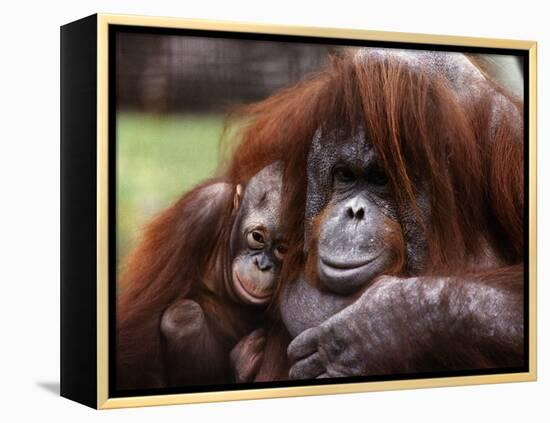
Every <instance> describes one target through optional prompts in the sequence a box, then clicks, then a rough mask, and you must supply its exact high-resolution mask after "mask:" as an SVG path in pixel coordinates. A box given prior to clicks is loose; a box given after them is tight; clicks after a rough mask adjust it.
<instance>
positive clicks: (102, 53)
mask: <svg viewBox="0 0 550 423" xmlns="http://www.w3.org/2000/svg"><path fill="white" fill-rule="evenodd" d="M87 19H90V18H87ZM76 25H78V22H76V23H72V24H68V25H66V26H65V27H63V28H65V29H64V30H62V99H63V98H64V97H63V90H65V91H64V92H65V93H67V92H68V91H69V90H70V89H74V87H73V86H71V85H70V84H68V85H67V86H66V87H65V88H63V78H67V79H68V80H69V79H71V78H74V76H72V74H71V70H70V69H68V68H67V69H64V68H63V54H65V57H67V65H68V64H69V62H70V60H69V59H70V55H71V54H73V53H71V52H72V51H75V50H74V49H76V48H78V46H79V44H78V42H77V41H73V43H74V46H72V47H70V46H69V47H67V46H66V45H68V43H69V41H67V43H66V45H65V48H66V51H65V52H64V50H63V48H64V47H63V46H64V44H63V33H65V34H66V37H67V39H68V38H69V37H71V38H72V39H77V38H78V36H79V35H78V30H77V29H74V28H76ZM114 25H116V26H137V27H151V28H163V29H190V30H208V31H226V32H231V33H252V34H269V35H285V36H300V37H317V38H327V39H342V40H362V41H369V42H399V43H407V44H411V45H415V44H418V45H436V46H453V47H464V48H469V47H475V48H488V49H513V50H518V51H523V52H525V53H526V54H527V58H528V69H529V74H528V92H527V93H526V94H528V96H526V97H527V98H528V104H526V107H528V111H529V115H528V119H529V120H528V122H526V125H527V126H528V133H529V139H528V140H526V143H528V163H529V169H528V175H529V186H528V202H529V216H528V223H529V234H528V237H529V242H528V246H529V252H530V253H529V256H528V258H527V260H528V261H527V263H526V266H528V275H529V280H528V305H529V308H528V318H529V322H528V323H529V325H528V329H529V332H528V341H527V342H528V345H529V348H528V351H529V357H528V363H529V366H528V371H526V372H518V373H505V374H484V375H473V376H452V377H438V378H423V379H407V380H392V381H375V382H360V383H341V384H323V385H313V386H289V387H273V388H258V389H254V388H252V389H243V390H230V391H216V392H200V393H183V394H179V393H173V394H162V395H146V396H129V397H110V396H109V360H110V348H109V336H108V333H109V304H110V301H111V300H112V299H111V298H109V259H108V257H109V248H110V246H109V113H110V111H109V89H110V87H109V83H110V77H109V60H110V57H112V56H111V55H110V53H111V52H110V51H109V27H110V26H114ZM88 27H89V28H92V29H88V30H87V31H88V32H86V34H85V36H84V38H85V39H87V40H88V41H90V40H89V39H91V38H93V37H94V31H95V40H92V41H95V45H96V52H95V55H96V58H95V63H96V65H97V68H96V69H95V75H96V81H95V84H96V90H95V95H96V97H95V101H96V111H95V113H96V118H95V134H94V136H95V155H96V156H95V157H96V163H95V165H96V167H95V175H94V179H95V185H96V187H95V192H94V193H93V195H94V196H95V198H94V199H93V200H94V201H95V206H96V210H95V211H94V213H93V216H92V217H91V218H90V224H93V226H95V229H96V233H95V238H96V239H95V240H94V242H95V244H94V245H95V251H94V254H95V263H94V264H93V265H94V268H95V272H94V273H95V285H94V286H95V291H94V294H95V298H94V301H93V303H95V306H96V309H95V310H93V313H92V314H91V315H90V316H89V319H95V337H96V338H95V345H96V351H95V354H92V355H91V356H89V357H88V358H87V359H86V360H87V361H86V362H85V363H84V366H85V367H86V366H91V367H90V368H92V367H95V370H96V371H95V381H96V384H95V389H94V387H92V388H89V387H88V384H89V381H87V380H86V377H88V376H83V380H82V381H81V384H84V385H86V387H83V386H80V385H79V383H78V378H79V375H78V374H76V373H75V372H76V369H77V367H78V364H75V363H73V364H69V365H67V366H66V367H64V365H63V359H64V358H65V359H67V360H69V361H70V360H71V358H70V357H73V355H74V354H79V350H78V347H75V346H74V344H75V343H76V342H77V340H76V339H75V338H74V337H75V336H76V335H75V333H77V331H78V330H79V329H78V327H75V328H74V329H71V328H69V326H67V325H69V323H67V321H65V323H63V314H65V317H66V319H70V318H71V317H70V316H72V315H74V310H73V309H71V308H70V307H68V306H67V305H66V304H67V302H72V303H74V302H76V301H78V298H77V297H78V295H80V294H76V293H73V291H71V288H70V287H68V285H69V284H70V283H71V282H73V279H71V271H70V269H69V270H67V271H66V272H64V273H65V276H63V275H62V292H63V289H65V291H64V292H66V296H65V297H63V298H66V299H65V300H63V298H62V395H63V396H66V397H68V398H71V399H75V400H77V401H79V402H82V403H84V404H87V405H90V406H92V407H94V408H98V409H111V408H121V407H138V406H151V405H169V404H187V403H201V402H213V401H233V400H246V399H260V398H280V397H291V396H306V395H322V394H342V393H352V392H369V391H381V390H398V389H416V388H431V387H444V386H461V385H477V384H490V383H504V382H524V381H535V380H536V378H537V366H536V363H537V344H536V341H537V327H536V326H537V319H536V315H537V309H536V307H537V301H536V299H537V293H536V290H537V284H536V277H537V275H536V271H537V263H536V251H537V239H536V236H537V235H536V229H537V188H536V182H537V151H536V150H537V143H536V137H537V133H536V131H537V120H536V119H537V116H536V110H537V43H536V42H534V41H518V40H504V39H489V38H476V37H459V36H445V35H429V34H410V33H400V32H381V31H368V30H360V29H336V28H314V27H307V26H274V25H260V24H251V23H235V22H223V21H210V20H195V19H179V18H162V17H144V16H124V15H114V14H97V15H94V16H93V17H91V20H89V21H88ZM71 28H72V29H71ZM63 31H64V32H63ZM71 31H72V32H71ZM90 34H91V35H90ZM86 37H87V38H86ZM93 44H94V42H92V44H91V45H93ZM71 48H72V49H73V50H71ZM526 76H527V75H526ZM71 87H73V88H71ZM67 95H68V94H67ZM73 101H77V100H73ZM68 102H69V101H67V103H68ZM73 104H74V103H73ZM67 107H68V108H69V107H70V106H69V105H67ZM68 108H67V109H66V112H65V113H63V106H62V120H64V122H62V125H65V124H67V125H68V124H69V121H70V119H71V118H72V117H71V116H72V115H71V113H76V112H71V111H70V110H69V109H68ZM64 133H65V137H67V142H70V140H73V141H74V139H73V138H71V139H69V138H70V137H74V133H71V132H70V131H69V130H67V131H65V132H64ZM75 148H76V147H75ZM62 150H63V141H62ZM62 154H63V153H62ZM71 155H74V153H72V152H70V151H68V152H67V153H66V160H67V161H70V156H71ZM69 175H70V173H69V170H67V173H66V174H65V176H64V175H63V172H62V185H63V178H64V177H67V176H69ZM62 191H63V190H62ZM68 191H69V190H68V189H67V190H66V192H65V193H62V195H65V196H68V195H70V193H68ZM68 201H69V200H68ZM90 201H92V200H90ZM62 219H63V217H62ZM63 224H65V223H63ZM67 225H68V226H67V229H66V230H67V231H68V230H70V228H72V226H69V224H67ZM64 239H65V238H63V236H62V240H64ZM62 244H64V246H62V249H63V248H65V249H74V248H75V244H71V242H70V240H67V241H63V242H62ZM67 254H68V255H65V256H63V255H62V266H64V265H65V264H63V263H64V261H65V262H67V264H66V266H75V265H76V264H74V261H73V262H72V264H71V263H70V260H71V258H70V254H71V253H70V252H67ZM62 274H63V272H62ZM63 278H65V279H63ZM82 283H84V282H82ZM90 289H92V288H90ZM89 292H92V291H89ZM64 301H65V304H64ZM67 307H68V308H67ZM71 313H73V314H71ZM87 323H90V321H87ZM75 324H76V323H75ZM77 326H78V325H77ZM63 333H65V338H64V336H63ZM87 336H90V333H88V335H87ZM87 339H88V341H89V340H90V338H87ZM64 340H65V341H64ZM63 342H65V344H63ZM90 342H91V341H90ZM63 345H65V347H63ZM82 360H84V359H82ZM94 361H95V363H94ZM79 365H80V366H83V364H82V362H81V363H80V364H79ZM94 365H95V366H94ZM64 369H65V370H64ZM84 373H86V374H88V373H87V372H84ZM91 373H93V371H91ZM91 373H90V374H91ZM81 376H82V374H81ZM89 377H91V376H89ZM77 391H78V393H76V392H77ZM84 391H85V392H84ZM94 392H95V395H94ZM94 399H95V401H94Z"/></svg>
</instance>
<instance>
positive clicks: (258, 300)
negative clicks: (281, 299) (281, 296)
mask: <svg viewBox="0 0 550 423" xmlns="http://www.w3.org/2000/svg"><path fill="white" fill-rule="evenodd" d="M233 276H234V278H233V279H235V282H236V283H235V284H234V285H235V288H236V289H237V291H238V293H239V294H240V295H241V296H242V297H244V298H245V299H246V300H248V301H250V302H252V303H254V304H264V303H266V302H268V301H269V299H270V298H271V294H267V295H264V296H258V295H256V294H253V293H252V292H250V291H249V290H248V289H246V287H245V285H244V283H243V282H242V281H241V279H240V277H239V273H238V272H236V271H235V272H234V273H233Z"/></svg>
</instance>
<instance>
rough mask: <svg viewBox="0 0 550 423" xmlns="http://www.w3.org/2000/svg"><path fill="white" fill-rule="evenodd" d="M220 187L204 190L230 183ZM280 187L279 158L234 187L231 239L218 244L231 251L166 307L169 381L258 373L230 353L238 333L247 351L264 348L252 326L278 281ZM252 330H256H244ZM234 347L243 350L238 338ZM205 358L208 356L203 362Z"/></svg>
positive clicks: (283, 248)
mask: <svg viewBox="0 0 550 423" xmlns="http://www.w3.org/2000/svg"><path fill="white" fill-rule="evenodd" d="M218 185H220V186H219V187H216V186H209V187H207V188H205V189H209V190H210V192H209V195H211V196H212V195H213V196H216V192H218V191H219V192H222V191H223V190H226V189H228V188H229V184H224V183H220V184H218ZM281 190H282V169H281V165H280V164H278V163H275V164H272V165H270V166H267V167H266V168H264V169H263V170H262V171H260V172H259V173H258V174H256V175H255V176H254V177H253V178H252V179H251V180H250V181H249V183H248V184H247V186H246V188H245V189H244V192H243V189H242V187H241V186H240V185H239V186H237V187H236V188H235V194H234V198H233V209H234V214H235V217H234V220H233V224H232V229H231V233H230V236H229V237H227V238H229V239H228V240H227V241H228V245H227V246H226V247H224V246H220V248H222V249H224V250H225V251H226V252H228V254H218V255H217V256H216V263H214V266H213V269H211V271H210V272H209V273H208V274H206V275H205V277H204V285H205V286H201V287H200V288H199V289H198V290H197V292H196V293H194V294H191V295H190V298H188V297H186V298H183V299H180V300H178V301H176V302H174V303H173V304H171V305H170V306H169V307H168V308H167V309H166V311H165V312H164V313H163V315H162V317H161V323H160V331H161V334H162V335H163V338H164V340H165V353H166V362H167V369H169V370H168V372H167V373H168V378H169V384H170V385H172V386H182V385H185V384H189V383H193V384H196V383H224V382H231V381H232V380H233V377H235V378H236V379H237V381H245V380H247V379H248V378H250V377H251V375H253V373H254V372H255V370H254V369H255V368H254V367H251V366H250V361H249V360H247V357H241V356H240V355H239V354H238V351H237V352H235V353H234V354H231V357H230V352H231V349H232V348H233V347H234V346H235V345H236V344H237V342H238V341H239V340H240V339H241V338H244V339H246V340H248V341H247V342H248V343H250V345H248V344H247V345H246V347H247V348H248V349H250V348H255V349H258V348H259V347H261V342H262V340H260V343H258V341H257V338H258V337H257V336H256V335H257V334H260V333H263V332H262V331H258V330H255V329H256V328H257V327H258V325H259V324H260V323H261V322H262V315H261V312H262V310H263V308H264V307H265V306H266V305H267V304H268V303H269V302H270V301H271V299H272V296H273V293H274V291H275V289H276V287H277V283H278V278H279V272H280V268H281V262H282V259H283V256H284V254H285V253H286V244H285V243H284V229H283V225H282V224H281V222H280V220H279V216H280V215H281V210H280V207H281ZM228 297H229V300H228ZM201 304H204V306H202V305H201ZM210 313H211V314H210ZM213 316H215V317H213ZM250 332H252V334H253V335H254V336H246V335H248V334H249V333H250ZM245 336H246V337H245ZM239 345H240V348H243V343H241V344H239ZM205 357H209V358H210V359H209V360H208V362H207V363H205V360H204V359H205ZM225 363H227V364H225ZM201 366H202V367H201ZM229 366H231V368H230V367H229Z"/></svg>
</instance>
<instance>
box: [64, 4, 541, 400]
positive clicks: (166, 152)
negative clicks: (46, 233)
mask: <svg viewBox="0 0 550 423" xmlns="http://www.w3.org/2000/svg"><path fill="white" fill-rule="evenodd" d="M535 379H536V43H535V42H533V41H512V40H497V39H481V38H467V37H451V36H436V35H421V34H404V33H390V32H373V31H363V30H352V29H329V28H310V27H287V26H267V25H253V24H239V23H228V22H211V21H199V20H186V19H170V18H153V17H136V16H119V15H102V14H98V15H93V16H90V17H87V18H84V19H81V20H78V21H75V22H73V23H70V24H67V25H65V26H63V27H62V28H61V395H62V396H64V397H66V398H69V399H72V400H74V401H78V402H80V403H82V404H85V405H88V406H90V407H94V408H118V407H133V406H142V405H161V404H180V403H191V402H208V401H221V400H236V399H249V398H272V397H283V396H298V395H317V394H330V393H347V392H359V391H374V390H389V389H404V388H419V387H438V386H454V385H467V384H482V383H499V382H519V381H533V380H535Z"/></svg>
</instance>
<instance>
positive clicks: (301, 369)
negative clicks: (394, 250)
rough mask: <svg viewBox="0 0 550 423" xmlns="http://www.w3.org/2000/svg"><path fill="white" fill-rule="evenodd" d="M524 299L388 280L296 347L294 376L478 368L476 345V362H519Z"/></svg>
mask: <svg viewBox="0 0 550 423" xmlns="http://www.w3.org/2000/svg"><path fill="white" fill-rule="evenodd" d="M518 295H521V287H519V289H518V287H506V288H503V287H494V286H491V285H489V284H480V283H479V281H464V280H459V281H457V280H453V279H450V278H447V279H443V278H409V279H403V278H397V277H382V278H380V279H379V280H377V281H376V282H375V283H374V284H373V285H372V286H371V287H370V288H369V289H368V290H367V291H365V293H364V294H363V295H362V296H361V297H360V298H359V299H358V300H357V301H356V302H354V303H353V304H351V305H350V306H348V307H346V308H344V309H343V310H341V311H339V312H337V313H336V314H334V316H332V317H331V318H329V319H328V320H326V321H324V322H322V323H321V324H319V325H318V326H313V327H311V328H310V329H307V330H305V331H304V332H302V333H301V334H300V335H299V336H297V337H296V338H295V339H294V341H293V342H292V343H291V344H290V346H289V348H288V354H289V358H290V360H291V362H293V366H292V368H291V369H290V374H289V376H290V378H292V379H313V378H334V377H349V376H363V375H382V374H394V375H395V374H403V373H408V372H424V371H425V372H430V371H437V370H445V369H448V368H449V367H452V368H453V369H454V370H461V369H471V368H472V367H471V364H472V363H471V361H470V359H469V355H470V352H469V351H468V346H469V345H471V344H472V343H474V344H477V345H479V346H480V348H479V350H478V352H477V356H476V357H475V358H476V362H485V363H487V364H488V365H491V364H492V365H493V366H495V367H502V366H513V365H517V364H518V363H521V354H519V353H518V351H521V349H522V346H523V341H522V337H523V321H522V313H523V308H522V306H521V302H518V301H517V297H518ZM390 310H391V312H390ZM480 310H483V312H482V313H480ZM420 313H422V314H420ZM419 316H421V318H419ZM495 317H498V318H495ZM435 351H436V352H437V353H436V355H434V352H435ZM494 351H498V356H494V355H493V352H494Z"/></svg>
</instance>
